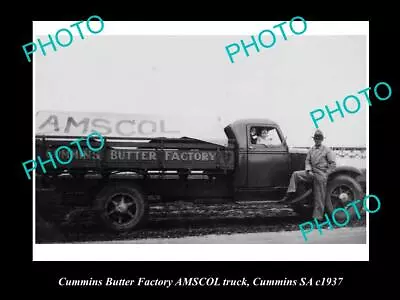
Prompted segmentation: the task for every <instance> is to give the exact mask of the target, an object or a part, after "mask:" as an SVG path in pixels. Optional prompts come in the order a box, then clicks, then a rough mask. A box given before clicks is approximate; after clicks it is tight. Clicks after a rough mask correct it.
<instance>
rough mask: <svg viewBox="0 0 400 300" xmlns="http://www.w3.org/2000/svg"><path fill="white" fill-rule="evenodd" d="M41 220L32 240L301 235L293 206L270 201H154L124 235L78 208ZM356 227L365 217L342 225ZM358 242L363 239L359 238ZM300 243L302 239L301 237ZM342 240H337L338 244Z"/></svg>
mask: <svg viewBox="0 0 400 300" xmlns="http://www.w3.org/2000/svg"><path fill="white" fill-rule="evenodd" d="M40 221H41V222H40V223H38V224H37V229H36V231H37V235H36V243H76V242H78V243H80V242H107V241H114V242H124V241H125V242H128V241H137V242H143V243H147V242H150V243H157V242H160V243H166V242H168V239H174V240H170V241H171V242H172V243H175V242H179V241H178V240H179V239H181V240H180V241H181V242H183V243H185V242H188V243H191V241H193V238H195V237H204V238H203V239H197V241H198V242H200V243H203V242H204V243H224V242H227V243H231V242H232V236H235V235H236V236H237V235H238V234H245V233H246V234H254V233H268V232H276V233H280V236H285V235H284V234H282V233H283V232H295V234H296V238H294V239H292V238H290V236H288V237H289V238H288V239H286V240H280V239H279V238H278V239H276V238H275V239H272V240H271V237H272V236H269V237H268V236H266V237H262V239H261V240H257V238H256V240H254V237H253V240H252V241H253V243H259V242H264V243H281V242H282V243H296V241H297V240H298V239H299V238H300V239H301V240H302V237H301V234H300V233H299V227H298V225H299V224H300V223H302V222H304V220H302V219H300V218H299V217H298V216H297V215H296V213H295V212H293V210H292V209H291V208H289V207H287V206H283V205H280V204H276V203H272V202H264V203H244V204H235V203H232V204H213V205H210V204H208V205H206V204H195V203H187V202H175V203H166V204H162V205H159V204H157V205H152V206H151V207H150V218H149V222H148V223H147V224H146V226H145V227H143V228H142V229H138V230H135V231H132V232H129V233H125V234H115V233H107V232H105V231H104V230H103V229H102V228H100V227H99V225H98V223H97V220H96V218H95V217H94V216H93V215H92V214H90V213H88V212H86V211H81V210H78V211H75V212H73V213H71V214H70V215H69V216H68V217H67V218H66V220H64V223H60V224H58V225H55V224H52V223H51V222H46V221H43V220H40ZM356 227H357V228H360V230H364V232H365V216H364V217H363V218H362V219H361V220H356V221H354V222H352V223H349V224H348V225H347V226H346V228H356ZM335 230H338V229H335ZM360 230H359V231H357V232H360ZM51 231H54V234H51ZM210 236H212V238H210ZM227 236H231V238H227ZM246 236H247V237H248V238H247V239H246V238H240V236H239V239H238V240H236V243H249V238H250V237H251V235H246ZM274 236H276V235H274ZM364 236H365V234H364ZM207 237H208V238H207ZM182 238H187V240H186V241H185V240H182ZM177 239H178V240H177ZM339 240H340V239H339ZM194 241H196V239H195V240H194ZM276 241H278V242H276ZM358 241H359V243H365V241H364V242H363V241H362V240H360V239H359V238H358ZM299 242H300V243H304V241H303V240H302V241H299ZM342 242H343V243H347V242H346V241H342ZM342 242H340V241H339V243H342ZM234 243H235V242H234ZM357 243H358V242H357Z"/></svg>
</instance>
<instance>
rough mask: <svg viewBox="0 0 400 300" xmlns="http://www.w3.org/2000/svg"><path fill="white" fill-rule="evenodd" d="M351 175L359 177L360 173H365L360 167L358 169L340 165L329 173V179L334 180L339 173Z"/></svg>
mask: <svg viewBox="0 0 400 300" xmlns="http://www.w3.org/2000/svg"><path fill="white" fill-rule="evenodd" d="M343 174H345V175H349V176H351V177H353V178H357V177H358V176H360V175H363V172H362V171H361V170H359V169H357V168H356V167H352V166H340V167H337V168H336V169H335V170H334V171H333V172H332V173H331V174H329V176H328V180H332V179H333V178H335V177H336V176H338V175H343Z"/></svg>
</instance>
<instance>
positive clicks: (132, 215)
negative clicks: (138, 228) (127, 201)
mask: <svg viewBox="0 0 400 300" xmlns="http://www.w3.org/2000/svg"><path fill="white" fill-rule="evenodd" d="M127 214H128V215H129V216H130V217H131V218H132V219H133V218H134V217H135V215H134V214H133V213H132V212H131V211H130V210H127Z"/></svg>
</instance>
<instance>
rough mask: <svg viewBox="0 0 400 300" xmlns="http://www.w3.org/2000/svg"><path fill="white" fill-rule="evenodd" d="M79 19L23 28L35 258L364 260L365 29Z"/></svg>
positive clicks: (345, 25) (354, 25)
mask: <svg viewBox="0 0 400 300" xmlns="http://www.w3.org/2000/svg"><path fill="white" fill-rule="evenodd" d="M91 22H92V23H93V24H92V25H91V26H92V30H93V31H95V32H96V31H97V32H98V33H96V34H93V33H92V32H91V31H89V30H88V27H87V25H86V21H85V22H83V23H82V24H81V29H82V34H83V36H84V38H82V36H80V34H79V33H78V32H77V30H76V28H75V27H74V28H71V27H70V26H71V24H73V23H76V21H71V22H66V21H62V22H61V21H60V22H34V36H35V40H34V41H36V43H37V44H38V45H37V49H36V51H35V53H33V54H30V55H28V57H30V58H33V62H32V64H33V77H34V82H33V88H34V91H33V92H34V103H33V108H34V116H33V121H34V124H33V126H34V132H33V139H34V141H35V143H34V149H33V150H34V156H33V159H32V160H30V158H29V157H27V158H26V159H25V160H24V163H23V168H22V167H21V170H22V171H21V172H24V174H25V175H26V180H31V181H32V182H33V183H34V187H33V188H34V199H33V240H34V241H33V244H34V245H33V247H34V259H37V260H48V259H55V260H85V259H87V260H91V259H94V260H97V259H98V260H103V259H111V260H113V259H128V260H131V259H133V260H145V259H153V258H154V259H160V260H164V259H165V260H180V259H193V260H196V259H198V260H206V259H212V260H219V259H220V260H229V259H232V260H235V259H237V260H239V259H240V260H280V259H283V260H327V261H329V260H368V217H369V214H370V213H372V212H373V210H372V208H371V207H376V204H373V203H374V199H373V197H369V198H368V193H369V191H368V121H369V120H368V111H369V109H374V108H373V106H374V103H373V104H372V107H371V105H370V104H369V102H368V101H370V100H369V98H368V93H369V94H372V93H374V87H375V85H376V83H375V82H374V85H371V84H370V82H369V80H368V76H369V75H368V72H369V70H368V22H361V21H360V22H334V24H332V23H331V22H316V21H310V22H308V21H307V22H306V21H302V20H301V19H297V20H295V21H293V22H292V21H290V20H288V21H286V22H285V23H284V24H281V23H282V22H283V21H282V22H273V21H265V22H264V21H262V22H178V21H177V22H161V21H160V22H111V21H101V22H99V21H98V20H95V19H93V21H91ZM143 23H146V26H144V25H143ZM278 24H281V25H280V26H281V27H279V26H276V25H278ZM62 28H69V30H70V32H71V33H72V34H73V42H71V43H70V44H69V45H68V46H66V47H64V46H60V44H58V43H61V44H63V45H65V44H67V43H68V40H69V39H70V38H71V36H69V35H68V34H67V33H66V31H64V32H61V33H60V34H59V35H58V39H57V40H56V39H55V37H53V40H54V45H55V47H56V51H54V49H53V47H52V45H47V46H45V48H44V50H45V55H44V53H43V51H42V48H41V47H42V46H41V45H39V43H38V42H37V39H40V40H41V41H43V42H42V44H44V43H49V36H48V33H55V32H57V30H60V29H62ZM280 28H281V29H280ZM100 29H101V31H100ZM299 32H301V33H300V34H299ZM382 78H384V77H382ZM368 88H370V89H368ZM363 91H364V92H363ZM378 92H379V93H380V95H381V97H385V96H386V95H387V88H386V89H385V86H384V85H382V87H379V90H378ZM376 196H377V197H379V195H376ZM367 200H368V201H367ZM367 202H371V204H369V205H370V206H369V207H370V209H368V208H367V207H366V203H367ZM375 213H376V214H379V211H377V212H375ZM165 244H175V246H174V247H181V246H182V247H185V248H182V249H187V250H182V251H174V252H173V251H172V250H171V251H170V252H169V251H168V250H167V248H164V246H165ZM182 244H184V245H182ZM315 244H318V246H319V247H324V248H320V249H324V250H323V251H318V252H312V251H310V249H313V247H316V245H315ZM47 246H49V247H50V246H56V247H57V248H54V247H53V248H46V247H47ZM74 246H77V248H73V247H74ZM78 246H79V248H78ZM85 246H88V247H89V246H90V247H92V248H90V249H91V250H88V248H84V247H85ZM106 246H111V247H115V248H113V249H121V252H119V258H113V257H112V256H113V254H112V253H111V251H109V250H107V249H110V248H107V249H106V248H105V247H106ZM242 246H243V247H244V248H241V247H242ZM64 247H68V248H64ZM93 247H97V248H93ZM117 247H118V248H117ZM186 247H188V248H186ZM189 247H190V248H189ZM212 247H214V248H212ZM216 247H220V248H218V249H219V250H218V249H217V248H216ZM250 247H258V248H257V249H259V250H257V251H254V252H252V254H251V255H249V253H246V252H247V251H248V250H244V249H250ZM297 247H299V248H297ZM300 248H301V249H300ZM51 249H53V250H51ZM54 249H57V251H54ZM93 249H96V250H95V251H93ZM174 249H181V248H174ZM213 249H215V250H213ZM252 249H253V248H252ZM254 249H256V248H254ZM291 249H298V251H292V250H291ZM352 249H356V250H355V251H352ZM133 252H134V254H132V253H133ZM288 253H290V254H288ZM103 255H104V256H103ZM211 255H212V257H211ZM249 256H251V257H249Z"/></svg>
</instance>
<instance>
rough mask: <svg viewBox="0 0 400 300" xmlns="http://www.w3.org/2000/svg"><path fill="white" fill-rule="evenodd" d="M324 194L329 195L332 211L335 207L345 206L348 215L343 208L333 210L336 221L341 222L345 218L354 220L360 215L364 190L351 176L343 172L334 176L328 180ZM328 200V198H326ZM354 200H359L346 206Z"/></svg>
mask: <svg viewBox="0 0 400 300" xmlns="http://www.w3.org/2000/svg"><path fill="white" fill-rule="evenodd" d="M326 195H327V197H330V200H331V202H332V205H333V210H334V211H335V209H337V208H345V209H346V211H347V214H348V216H347V215H346V213H345V212H344V211H343V210H338V211H337V212H335V214H334V217H335V219H336V220H337V221H338V222H340V223H343V221H345V220H346V219H347V218H349V220H354V218H355V217H357V218H360V217H359V215H360V216H361V213H362V210H363V197H364V192H363V189H362V187H361V185H360V183H358V182H357V180H355V179H354V178H353V177H351V176H349V175H344V174H343V175H338V176H335V177H334V178H333V179H332V180H330V181H329V182H328V186H327V189H326ZM328 200H329V198H327V201H328ZM356 200H360V201H357V203H356V205H351V206H348V207H346V206H347V205H349V204H351V203H352V202H353V201H356ZM332 217H333V216H332ZM330 219H332V218H330Z"/></svg>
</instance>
